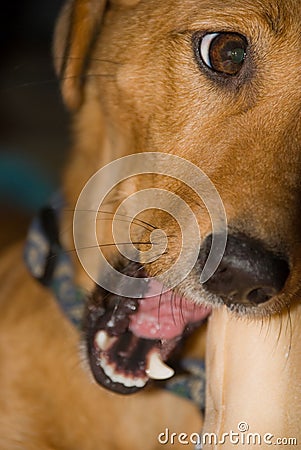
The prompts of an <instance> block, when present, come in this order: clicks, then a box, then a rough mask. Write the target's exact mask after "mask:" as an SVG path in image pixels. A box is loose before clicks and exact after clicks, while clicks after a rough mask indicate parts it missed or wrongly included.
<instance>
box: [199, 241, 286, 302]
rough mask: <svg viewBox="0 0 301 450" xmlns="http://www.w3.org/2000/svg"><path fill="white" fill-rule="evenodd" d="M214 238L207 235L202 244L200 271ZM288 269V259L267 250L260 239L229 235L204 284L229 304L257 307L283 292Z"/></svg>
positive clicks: (209, 290)
mask: <svg viewBox="0 0 301 450" xmlns="http://www.w3.org/2000/svg"><path fill="white" fill-rule="evenodd" d="M211 241H212V237H211V236H208V237H207V238H206V240H205V242H204V244H203V246H202V249H201V252H200V256H199V265H200V270H202V268H203V266H204V264H205V262H206V260H207V257H208V254H209V251H210V247H211ZM289 272H290V269H289V265H288V263H287V261H286V260H285V258H284V257H283V256H282V255H277V254H274V253H273V252H271V251H270V250H267V249H266V248H265V247H264V245H263V243H261V242H260V241H258V240H255V239H253V238H250V237H248V236H246V235H244V234H237V235H228V240H227V245H226V249H225V252H224V255H223V258H222V261H221V263H220V265H219V267H218V268H217V270H216V272H215V273H214V274H213V276H212V277H211V278H210V279H209V280H208V281H207V282H206V283H204V285H203V286H204V288H205V289H206V290H207V291H208V292H210V293H211V294H214V295H216V296H218V297H220V298H221V299H222V300H223V302H224V303H225V304H226V305H227V306H229V307H231V306H235V305H239V304H243V305H246V306H248V305H249V306H256V305H259V304H262V303H265V302H267V301H268V300H270V299H271V298H272V297H274V296H275V295H277V294H279V293H280V292H281V290H282V289H283V287H284V285H285V282H286V280H287V278H288V276H289Z"/></svg>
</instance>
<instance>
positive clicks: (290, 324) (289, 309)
mask: <svg viewBox="0 0 301 450" xmlns="http://www.w3.org/2000/svg"><path fill="white" fill-rule="evenodd" d="M286 310H287V325H286V330H287V329H288V327H289V336H290V338H289V346H288V351H287V359H288V358H289V356H290V353H291V349H292V339H293V324H292V317H291V307H290V305H288V304H287V305H286Z"/></svg>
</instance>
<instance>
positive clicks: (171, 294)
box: [0, 0, 301, 450]
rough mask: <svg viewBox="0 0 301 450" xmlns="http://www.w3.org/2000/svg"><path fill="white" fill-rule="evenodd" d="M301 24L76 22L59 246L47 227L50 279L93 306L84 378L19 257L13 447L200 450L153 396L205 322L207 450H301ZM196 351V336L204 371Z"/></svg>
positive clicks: (118, 13)
mask: <svg viewBox="0 0 301 450" xmlns="http://www.w3.org/2000/svg"><path fill="white" fill-rule="evenodd" d="M300 22H301V7H300V5H299V3H298V1H297V0H290V1H284V0H273V1H268V0H247V1H244V2H237V1H236V2H234V1H232V0H229V1H226V2H225V1H223V2H222V1H219V0H214V1H211V2H207V1H206V0H201V1H195V0H185V1H182V2H176V1H174V0H167V1H165V2H159V1H156V0H147V1H146V0H108V1H105V0H98V1H96V0H72V1H69V2H68V3H67V4H66V5H65V7H64V8H63V11H62V13H61V15H60V17H59V20H58V24H57V27H56V32H55V40H54V59H55V65H56V70H57V73H58V75H59V78H60V80H61V88H62V95H63V98H64V101H65V104H66V105H67V107H68V108H69V110H70V111H71V113H72V117H73V119H72V136H73V145H72V147H73V149H72V155H71V158H70V161H69V163H68V165H67V168H66V170H65V172H64V174H63V199H64V200H63V201H64V206H63V208H62V210H61V211H59V212H58V214H54V215H52V216H51V220H53V221H54V223H55V217H54V216H56V215H58V216H59V219H58V224H57V227H58V230H56V231H55V232H53V231H52V232H51V231H49V228H50V227H49V226H48V225H47V223H48V219H47V220H45V215H44V216H43V217H44V222H43V223H44V227H45V229H46V231H47V230H48V232H49V234H50V235H51V239H52V244H53V243H54V244H55V245H54V250H53V249H52V253H51V254H50V258H48V260H47V264H46V266H47V267H46V268H47V269H48V278H49V272H51V274H52V273H53V268H52V269H51V268H49V267H50V266H51V265H52V263H53V262H55V261H56V259H57V258H56V256H57V254H56V252H57V251H58V246H59V247H60V248H61V249H62V250H63V253H64V250H65V254H70V255H71V264H72V267H73V268H74V270H75V283H76V285H77V286H80V288H81V290H82V292H84V297H85V301H86V307H85V312H84V318H83V323H84V337H83V338H82V339H81V342H82V344H81V347H83V349H84V350H83V353H84V355H85V362H84V363H82V361H81V356H80V355H79V350H78V348H79V342H80V337H79V333H78V332H77V331H76V329H75V328H74V327H73V326H72V325H71V323H70V322H69V321H68V319H67V318H66V317H64V315H63V313H62V312H61V310H60V308H59V306H58V304H57V301H56V299H55V296H54V295H53V292H52V291H51V290H50V289H47V288H45V287H44V286H42V285H41V283H38V282H37V280H35V279H34V277H32V276H31V275H30V274H29V273H28V270H27V268H26V267H25V265H24V263H23V261H22V257H21V254H22V249H21V247H20V245H18V246H17V247H16V248H14V249H12V250H10V251H9V252H8V253H6V254H5V255H4V256H3V257H2V263H1V277H2V285H3V286H4V287H3V289H2V295H1V297H2V298H1V319H0V320H1V333H2V339H1V361H2V363H1V386H2V392H3V393H4V395H3V396H2V400H1V402H0V405H1V419H0V446H1V448H3V449H5V450H15V449H18V448H22V449H25V448H26V450H30V449H40V450H51V449H52V450H53V449H57V450H58V449H67V450H75V449H81V450H89V449H91V450H95V449H98V448H100V449H108V450H111V449H123V450H126V449H136V448H137V449H138V448H144V449H146V450H147V449H150V450H154V449H159V448H161V447H162V445H163V444H162V442H163V441H164V444H165V445H166V444H167V446H168V448H182V446H183V445H186V446H189V445H190V447H191V448H193V444H195V443H196V442H195V441H194V440H192V439H189V436H190V437H191V436H194V437H195V435H196V433H200V431H201V428H202V425H203V423H202V417H201V416H200V414H199V411H198V409H197V407H196V406H195V405H193V404H192V403H190V402H188V401H187V400H185V399H181V398H177V397H175V396H174V395H173V394H171V393H170V392H167V391H165V390H163V389H160V388H158V387H157V388H156V387H152V383H151V381H150V380H151V379H167V378H169V377H170V376H171V375H172V374H173V369H171V368H170V367H169V366H168V364H166V362H167V361H168V360H169V358H170V357H171V356H172V354H173V352H174V350H175V348H176V347H177V345H178V344H179V343H180V341H181V336H182V334H184V333H185V332H186V331H187V329H191V330H193V329H194V328H198V327H199V326H200V324H201V323H203V321H204V320H205V319H206V318H208V316H210V317H209V327H208V336H207V348H206V366H207V369H206V371H207V391H206V392H207V401H206V414H205V425H204V427H203V430H204V433H209V434H210V435H211V438H212V439H213V437H214V439H216V440H215V441H214V439H213V442H211V443H210V442H205V446H204V448H208V449H209V448H222V447H223V445H225V442H226V440H227V437H228V438H229V437H230V435H231V436H232V438H233V433H235V432H236V433H237V434H238V439H241V440H240V441H237V442H236V443H235V442H233V440H232V441H231V440H228V442H227V443H226V445H227V448H232V447H234V446H235V447H236V448H243V446H244V442H243V441H242V439H243V437H242V436H246V434H245V433H246V432H247V431H248V430H249V429H250V431H251V432H253V433H257V434H258V436H259V437H258V436H257V437H253V438H254V439H255V438H256V439H259V438H260V439H262V440H261V442H259V441H258V440H257V441H254V442H252V443H251V444H252V448H253V449H255V448H267V447H268V446H270V445H272V444H273V443H275V441H273V439H277V438H278V439H280V438H282V439H295V441H290V442H291V444H290V445H298V444H297V441H298V438H299V440H300V438H301V436H300V430H299V421H300V417H301V411H300V406H299V405H300V401H299V400H300V370H299V368H300V362H299V360H300V352H301V348H300V343H299V339H298V333H299V328H300V320H299V319H300V306H299V303H298V302H299V298H300V281H299V279H300V276H299V275H300V257H299V255H300V229H301V227H300V214H299V201H300V187H301V186H300V176H299V167H300V159H301V153H300V137H301V124H300V118H299V114H300V99H299V97H300V83H301V78H300V74H299V71H298V69H299V51H298V48H299V34H300V33H299V28H300ZM141 155H142V156H141ZM116 160H117V161H119V162H118V163H116ZM116 164H117V165H116ZM99 170H100V172H98V171H99ZM95 173H97V174H98V175H97V177H96V178H95V177H94V175H95ZM198 177H200V178H198ZM91 180H92V184H91ZM93 183H94V184H93ZM202 183H205V184H204V186H205V188H204V189H201V194H202V195H201V196H199V195H197V194H198V193H197V190H198V187H199V186H203V184H202ZM208 183H209V184H208ZM103 185H105V187H106V191H105V195H102V193H103ZM90 186H92V187H93V189H92V190H91V189H90ZM108 186H109V188H110V189H109V188H108ZM212 186H213V188H212ZM111 187H112V189H111ZM211 188H212V189H213V190H212V191H210V189H211ZM89 189H90V190H89ZM152 189H153V190H152ZM154 189H155V191H154ZM143 191H147V195H146V197H137V196H136V194H137V193H139V192H143ZM158 191H160V192H158ZM167 191H168V192H172V193H173V196H172V197H170V196H169V195H168V194H167ZM87 192H88V194H89V195H88V196H87ZM208 192H210V193H211V194H210V195H209V196H208V195H207V194H208ZM92 197H93V198H92ZM179 198H181V199H182V201H180V200H178V199H179ZM101 199H102V200H104V201H103V204H102V205H101V207H100V208H99V210H98V209H97V205H99V204H100V200H101ZM127 199H133V201H132V202H131V203H130V204H128V203H126V202H125V200H127ZM162 199H163V200H162ZM90 200H91V201H90ZM161 201H162V204H161V203H160V202H161ZM219 201H221V203H220V204H219ZM147 202H149V203H147ZM157 202H158V203H157ZM157 204H158V205H159V207H158V208H156V205H157ZM95 205H96V206H95ZM162 205H163V206H162ZM217 205H220V206H219V208H217ZM187 207H188V208H189V211H191V212H192V213H193V216H194V219H192V216H191V214H190V213H189V214H188V210H187ZM212 208H213V211H212ZM216 209H218V211H216ZM74 211H75V215H74V219H73V212H74ZM208 211H209V212H210V211H211V212H212V214H211V215H210V214H209V213H208ZM171 213H175V216H176V219H178V220H179V222H180V225H181V226H179V225H178V224H177V221H176V220H175V219H174V218H173V217H171ZM47 217H48V218H49V216H47ZM91 217H92V219H93V220H92V219H91ZM222 219H223V220H222ZM114 220H115V222H116V223H117V228H118V230H117V237H118V238H120V239H121V240H120V241H119V242H117V243H116V241H114V232H113V231H114V230H113V231H112V223H113V222H114ZM72 221H73V224H72ZM45 222H46V225H45ZM92 222H93V223H92ZM91 223H92V225H93V226H94V228H96V231H95V232H94V233H93V232H91V230H92V229H91V228H90V225H91ZM95 223H96V227H95ZM193 224H194V225H193ZM55 226H56V224H55V225H54V228H55ZM125 228H126V233H127V234H123V229H125ZM51 229H52V228H51ZM72 229H73V230H74V233H73V234H74V236H73V235H72ZM160 230H164V233H165V234H164V233H162V232H160ZM181 230H182V231H183V235H181ZM158 232H159V234H158ZM153 233H154V234H153ZM58 234H59V239H58V237H57V235H58ZM198 234H199V237H198ZM124 236H126V237H127V240H126V242H124V240H123V239H124ZM95 237H96V238H97V240H96V244H95V243H94V238H95ZM166 237H167V239H168V242H167V244H166V239H165V238H166ZM74 238H75V241H76V243H75V244H76V245H75V247H76V250H77V254H78V256H77V254H76V252H73V251H71V250H72V249H74V244H73V239H74ZM197 238H198V239H197ZM117 241H118V239H117ZM197 241H198V242H197ZM119 243H120V245H122V244H125V245H124V247H125V248H127V244H129V243H132V244H133V245H132V252H133V254H134V255H136V253H137V254H138V255H139V258H136V259H135V258H133V259H130V257H129V255H128V253H126V254H124V253H123V254H122V255H121V254H120V252H119V249H118V248H117V244H119ZM184 244H185V245H184ZM185 246H186V247H185ZM214 246H215V249H218V250H220V247H221V251H218V252H217V253H218V254H219V253H220V257H219V258H218V261H217V262H216V264H215V266H214V267H213V269H214V270H211V272H212V273H210V276H207V278H206V279H202V278H200V277H202V274H204V272H205V269H206V262H208V260H209V258H210V249H212V248H213V247H214ZM99 247H100V248H101V250H102V253H103V255H104V257H105V258H104V259H105V260H107V261H109V263H110V268H113V269H115V270H116V271H118V274H119V275H118V276H117V278H114V276H113V275H112V273H113V274H114V273H115V272H112V270H111V269H107V266H106V264H105V262H104V259H101V260H100V258H99ZM183 247H185V248H186V250H187V253H185V257H184V258H182V253H181V252H182V250H183ZM91 249H92V250H95V249H96V250H97V252H96V253H95V252H94V251H93V252H91V251H90V250H91ZM162 249H163V250H162ZM195 249H197V253H196V257H195V260H193V261H192V263H193V264H192V266H191V268H190V269H189V270H187V266H188V265H189V264H188V263H191V261H190V255H191V254H194V253H195ZM123 250H124V249H123ZM159 250H160V252H159V253H160V257H157V252H158V251H159ZM215 254H216V252H215ZM178 260H179V261H180V263H179V264H178V266H177V268H176V269H174V272H168V268H169V267H170V266H172V265H173V264H175V262H177V261H178ZM17 261H18V263H17ZM49 261H50V263H49ZM213 265H214V264H213ZM87 266H88V268H87ZM50 269H51V270H50ZM85 269H86V270H85ZM207 269H208V266H207ZM209 269H210V268H209ZM108 270H109V272H108ZM91 272H92V276H91ZM120 274H121V275H122V277H121V276H120ZM166 274H167V275H166ZM40 275H41V274H40ZM44 275H45V274H44ZM98 276H100V277H101V280H99V279H98V278H97V277H98ZM36 278H41V277H40V276H39V277H38V276H36ZM95 278H97V279H96V280H95ZM129 278H130V279H131V282H130V283H129V284H130V285H127V281H126V282H124V280H128V279H129ZM154 279H155V281H154ZM116 280H117V281H116ZM137 280H138V281H137ZM200 280H201V281H200ZM202 280H203V281H202ZM136 281H137V284H135V283H136ZM175 281H178V283H175ZM43 282H44V284H46V282H45V277H44V278H43ZM131 283H133V286H134V288H133V289H132V288H131ZM135 286H138V289H136V287H135ZM141 286H144V287H141ZM129 292H130V295H125V293H126V294H128V293H129ZM148 298H149V300H148V301H146V300H147V299H148ZM199 344H200V343H199V341H198V334H197V335H195V337H194V339H193V340H192V341H191V346H193V348H192V347H190V346H188V347H189V348H187V347H186V348H187V351H188V353H189V352H190V355H191V354H193V355H195V354H198V353H200V351H201V350H200V348H199V347H200V345H199ZM99 385H101V386H99ZM110 391H113V392H115V393H112V392H110ZM120 394H124V395H123V396H122V395H120ZM126 394H133V395H126ZM169 432H170V433H171V435H170V434H169ZM231 433H232V434H231ZM163 435H164V436H163ZM271 436H272V437H271ZM160 437H161V442H160ZM207 437H208V436H207ZM236 438H237V436H236ZM164 439H165V440H164ZM167 441H168V442H167ZM279 443H280V441H278V444H279ZM282 443H283V444H286V442H284V440H283V441H282ZM296 448H299V447H298V446H297V447H296Z"/></svg>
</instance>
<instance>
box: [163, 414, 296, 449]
mask: <svg viewBox="0 0 301 450" xmlns="http://www.w3.org/2000/svg"><path fill="white" fill-rule="evenodd" d="M158 442H159V444H161V445H162V446H165V445H179V444H180V445H183V446H187V445H194V446H195V450H202V449H203V448H204V446H206V445H221V446H222V445H225V448H227V447H226V446H227V445H230V444H231V445H234V446H235V445H237V446H240V447H249V448H253V446H254V445H268V446H270V445H273V446H280V445H281V446H288V447H294V446H297V445H298V441H297V438H295V437H279V436H275V435H274V434H273V433H268V432H267V433H257V432H253V431H251V430H250V426H249V424H248V423H247V422H244V421H242V422H239V424H238V425H237V429H236V430H230V431H229V432H225V433H222V434H221V435H219V436H218V435H217V434H216V433H191V434H187V433H184V432H183V433H174V432H172V431H171V430H169V428H166V429H165V430H164V431H162V433H160V434H159V435H158Z"/></svg>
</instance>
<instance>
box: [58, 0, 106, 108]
mask: <svg viewBox="0 0 301 450" xmlns="http://www.w3.org/2000/svg"><path fill="white" fill-rule="evenodd" d="M105 6H106V0H71V1H69V2H68V3H67V4H66V5H65V6H64V8H63V10H62V13H61V15H60V17H59V20H58V22H57V26H56V30H55V38H54V59H55V68H56V71H57V74H58V76H59V78H60V80H61V90H62V94H63V98H64V101H65V103H66V105H67V106H68V108H70V109H71V110H76V109H77V108H78V107H79V106H80V104H81V102H82V84H83V76H84V71H85V69H86V64H87V61H88V56H89V52H90V50H91V47H92V44H93V41H94V37H95V34H96V31H97V29H98V27H99V26H100V24H101V20H102V16H103V12H104V9H105Z"/></svg>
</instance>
